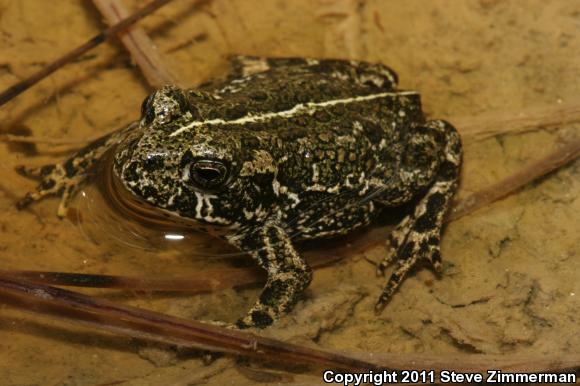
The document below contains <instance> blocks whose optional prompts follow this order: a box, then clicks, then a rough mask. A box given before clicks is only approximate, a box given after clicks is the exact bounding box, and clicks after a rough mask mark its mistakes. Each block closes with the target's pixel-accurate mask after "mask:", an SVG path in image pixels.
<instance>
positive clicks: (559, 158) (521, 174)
mask: <svg viewBox="0 0 580 386" xmlns="http://www.w3.org/2000/svg"><path fill="white" fill-rule="evenodd" d="M578 156H580V139H578V140H576V141H574V142H571V143H569V144H567V145H566V146H564V147H562V148H561V149H558V150H555V151H553V152H552V153H550V154H548V155H547V156H546V157H544V158H541V159H539V160H537V161H535V162H534V163H532V164H530V165H528V166H526V167H524V168H522V169H520V170H518V171H517V172H515V173H514V174H512V175H511V176H509V177H507V178H504V179H503V180H501V181H499V182H497V183H495V184H493V185H491V186H489V187H487V188H485V189H482V190H480V191H478V192H476V193H473V194H472V195H470V196H469V197H467V198H465V199H463V200H461V201H459V202H458V203H456V204H455V205H454V207H453V209H452V210H451V213H450V214H449V216H448V217H447V221H454V220H457V219H458V218H460V217H463V216H465V215H466V214H468V213H471V212H473V211H476V210H477V209H480V208H482V207H484V206H486V205H489V204H491V203H492V202H494V201H497V200H499V199H500V198H503V197H506V196H508V195H509V194H511V193H513V192H515V191H517V190H518V189H521V188H522V187H524V186H525V185H527V184H529V183H530V182H532V181H534V180H536V179H538V178H540V177H543V176H545V175H546V174H548V173H551V172H553V171H554V170H556V169H558V168H560V167H562V166H564V165H566V164H567V163H568V162H570V161H573V160H575V159H576V158H578Z"/></svg>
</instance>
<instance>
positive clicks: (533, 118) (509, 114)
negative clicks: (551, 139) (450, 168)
mask: <svg viewBox="0 0 580 386" xmlns="http://www.w3.org/2000/svg"><path fill="white" fill-rule="evenodd" d="M449 119H450V121H451V122H453V125H454V126H456V127H457V128H458V130H459V133H460V134H461V138H462V139H463V141H464V142H465V143H466V144H468V143H472V142H478V141H482V140H484V139H488V138H491V137H494V136H496V135H505V134H521V133H526V132H530V131H535V130H538V129H542V128H553V127H557V126H562V125H567V124H570V123H573V122H578V121H580V101H579V100H572V101H570V102H566V103H560V104H554V105H540V106H533V107H529V108H527V109H522V110H520V111H517V112H515V111H504V112H499V113H498V112H489V113H483V114H480V115H477V116H475V117H474V116H468V117H455V118H449Z"/></svg>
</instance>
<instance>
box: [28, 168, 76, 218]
mask: <svg viewBox="0 0 580 386" xmlns="http://www.w3.org/2000/svg"><path fill="white" fill-rule="evenodd" d="M66 165H67V164H66V163H65V164H64V165H59V164H56V165H45V166H42V167H39V168H34V167H26V166H17V167H16V172H18V173H19V174H20V175H22V176H25V177H28V178H34V179H38V180H40V183H39V184H38V186H37V187H36V191H34V192H28V193H26V195H25V196H24V198H22V199H21V200H20V201H18V202H17V203H16V208H18V209H19V210H20V209H24V208H26V207H27V206H28V205H30V204H31V203H33V202H34V201H39V200H41V199H42V198H44V197H47V196H53V195H60V197H61V199H60V204H59V206H58V211H57V215H58V217H61V218H62V217H65V216H66V212H67V208H68V204H69V202H70V199H71V198H72V197H73V196H74V194H75V193H76V192H77V191H78V188H79V185H80V183H81V182H82V181H83V179H84V178H85V176H84V174H77V173H75V172H74V171H75V170H73V169H70V168H68V169H67V167H66Z"/></svg>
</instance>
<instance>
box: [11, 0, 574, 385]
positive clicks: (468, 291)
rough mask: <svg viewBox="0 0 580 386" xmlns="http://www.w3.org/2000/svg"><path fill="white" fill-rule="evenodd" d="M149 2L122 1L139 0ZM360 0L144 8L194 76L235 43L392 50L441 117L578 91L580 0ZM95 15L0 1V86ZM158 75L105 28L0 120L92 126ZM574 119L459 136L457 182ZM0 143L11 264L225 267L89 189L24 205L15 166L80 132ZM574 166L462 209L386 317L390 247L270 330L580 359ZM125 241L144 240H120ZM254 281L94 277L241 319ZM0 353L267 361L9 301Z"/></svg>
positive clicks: (537, 143) (351, 53)
mask: <svg viewBox="0 0 580 386" xmlns="http://www.w3.org/2000/svg"><path fill="white" fill-rule="evenodd" d="M137 3H138V2H137V1H131V2H129V1H127V5H128V6H135V5H136V4H137ZM361 4H362V5H360V6H359V5H358V3H357V2H353V1H346V0H345V1H338V0H337V1H327V2H319V3H318V2H317V3H313V2H311V1H307V0H301V1H294V2H292V3H290V4H288V3H286V2H278V1H270V2H265V3H264V4H263V5H262V6H260V7H256V6H255V2H253V1H219V0H216V1H212V2H210V3H209V4H207V5H206V6H204V7H203V8H202V9H198V10H195V9H194V8H193V7H192V6H191V3H190V2H188V1H176V2H175V4H170V5H169V6H167V7H166V8H164V9H162V10H160V11H159V12H158V13H156V14H155V15H153V16H151V17H150V18H148V19H146V20H145V21H144V23H143V25H144V27H145V29H146V30H147V31H148V33H149V34H150V36H151V37H152V38H153V39H154V41H155V43H156V44H157V45H158V47H159V51H160V52H161V53H162V54H163V56H164V58H165V59H166V60H167V62H168V65H169V67H170V69H171V70H172V71H174V72H176V73H178V74H179V75H180V78H181V79H183V80H184V81H183V82H184V83H185V84H191V85H194V84H197V83H200V82H201V81H203V80H205V79H208V78H209V77H211V76H212V75H214V74H220V73H222V72H223V70H224V68H225V67H226V65H225V59H224V58H225V56H226V55H228V54H231V53H244V54H256V55H271V56H292V55H301V56H313V57H317V56H321V57H350V58H357V59H363V60H371V61H380V62H383V63H385V64H387V65H389V66H391V67H392V68H394V69H395V70H396V71H397V72H398V74H399V78H400V80H401V85H402V87H403V88H406V89H417V90H419V91H420V92H421V94H422V96H423V103H424V107H425V110H426V111H427V113H428V114H429V115H430V116H432V117H438V118H439V117H440V118H448V119H450V120H452V117H454V116H468V115H476V114H479V113H482V112H492V111H513V112H514V114H517V112H518V111H519V110H520V109H522V108H524V107H532V106H535V105H546V104H548V105H550V104H557V103H558V102H559V101H564V102H566V101H570V100H574V99H576V100H577V98H578V92H577V90H578V89H579V87H580V60H579V59H580V55H579V54H578V53H579V52H580V35H579V34H578V24H577V18H578V14H580V6H579V5H578V4H577V3H575V2H571V1H553V2H549V3H546V2H543V1H539V0H538V1H528V2H526V3H525V4H524V3H521V2H515V1H513V2H505V1H494V0H481V1H473V2H456V1H453V0H440V1H433V2H428V3H426V2H420V1H410V2H405V3H403V2H396V3H392V2H389V4H388V5H387V4H386V3H385V2H381V1H365V2H362V3H361ZM100 20H101V17H100V16H99V15H98V14H97V12H96V11H94V10H93V9H92V8H91V5H90V4H89V3H87V2H77V1H67V2H64V1H63V2H59V7H54V6H51V5H50V3H49V2H44V1H40V0H24V1H18V2H15V1H10V0H0V30H1V32H2V34H0V36H1V39H0V86H1V87H2V88H4V87H7V86H9V85H11V84H13V83H14V82H15V81H17V80H19V79H22V78H23V77H25V76H26V75H29V74H30V73H32V72H34V71H36V70H38V69H39V68H40V67H41V66H43V65H45V64H46V63H48V62H49V61H50V60H51V59H53V58H55V57H57V56H59V55H60V54H61V53H63V52H65V51H67V50H68V49H70V48H72V47H73V46H75V45H77V44H80V43H81V42H84V41H85V40H86V39H88V38H89V37H91V36H93V35H94V34H96V33H97V32H98V30H99V29H101V28H102V27H103V25H102V24H101V23H100ZM71 31H74V33H71ZM148 91H149V90H148V88H147V86H146V84H145V82H144V81H143V80H142V78H141V76H140V74H139V71H138V70H137V69H136V68H134V67H133V66H132V65H131V60H130V59H129V58H128V56H127V55H126V54H125V52H124V51H123V49H122V48H121V46H120V45H118V44H116V43H109V44H105V45H103V46H101V47H99V48H97V49H96V50H94V51H92V52H90V53H88V54H86V55H84V56H83V57H82V58H81V59H80V60H78V61H76V62H75V63H73V64H71V65H69V66H67V67H66V68H64V69H62V70H61V71H59V72H58V73H56V74H55V75H53V76H52V77H50V78H49V79H46V80H44V81H43V82H41V83H40V84H38V85H37V86H35V87H34V88H33V89H31V90H29V91H28V92H26V93H25V94H23V95H21V96H20V97H18V98H16V99H15V100H14V101H12V102H10V103H9V104H8V105H5V106H3V107H2V108H0V122H2V123H1V126H0V129H1V131H2V132H3V133H6V132H8V133H11V132H13V133H16V132H24V133H26V132H29V133H31V134H32V135H34V136H38V137H50V138H74V139H84V138H94V137H96V136H98V135H100V134H103V133H106V132H109V131H112V130H115V129H118V128H120V127H122V126H124V125H126V124H127V123H129V122H130V121H132V120H135V119H137V118H138V114H139V107H140V104H141V101H142V100H143V98H144V97H145V96H146V94H147V93H148ZM579 127H580V126H578V125H571V126H570V127H567V128H565V129H566V130H565V131H558V130H550V131H547V130H542V131H535V132H531V133H527V134H522V135H511V136H500V137H496V138H493V139H489V140H486V141H480V142H469V143H465V165H464V169H463V175H462V185H461V189H460V193H459V195H460V197H465V196H467V195H468V194H469V193H472V192H474V191H477V190H479V189H481V188H483V187H486V186H488V185H489V184H491V183H494V182H496V181H498V180H499V179H501V178H503V177H505V176H508V175H510V174H511V173H513V172H514V171H516V170H518V169H519V168H521V167H522V166H524V165H527V164H528V163H529V162H532V161H534V160H536V159H538V158H540V157H541V156H542V155H545V154H548V153H549V152H551V151H553V150H554V149H556V148H557V146H558V143H559V138H560V137H561V136H574V135H576V136H577V135H578V129H579ZM459 130H461V128H459ZM0 147H1V148H2V152H1V154H2V155H1V156H0V157H1V162H0V164H1V166H0V173H2V179H1V180H0V188H1V192H2V194H1V195H0V206H1V207H2V208H3V210H2V213H3V216H2V218H0V229H1V230H2V232H1V233H0V259H1V260H2V267H3V268H4V269H33V270H49V271H66V272H84V273H103V274H123V275H142V276H148V277H151V276H157V277H165V276H167V277H169V276H172V275H175V274H179V275H180V276H183V275H186V274H187V273H188V272H196V271H198V270H202V269H209V268H212V267H219V266H230V265H231V264H232V262H231V260H225V261H224V260H221V259H220V260H215V259H201V258H192V255H193V254H192V253H191V252H190V249H193V247H189V246H188V245H186V244H181V246H179V247H167V245H165V244H164V241H163V240H164V236H163V235H164V234H162V233H157V234H156V236H151V235H148V236H147V239H148V240H146V241H147V242H143V243H141V242H137V241H135V240H133V239H131V238H130V237H126V236H124V235H126V234H128V233H123V232H126V230H122V231H119V230H118V229H116V228H115V227H116V226H118V224H119V222H117V221H113V220H112V217H111V216H109V215H108V214H107V213H108V212H105V211H103V210H101V209H99V208H101V207H100V206H98V205H100V204H98V203H94V204H93V201H90V200H88V201H87V200H85V201H82V200H80V201H77V203H75V209H76V210H77V212H78V213H80V215H81V217H82V219H83V220H82V223H83V226H80V227H79V225H78V224H77V223H73V222H71V221H70V220H63V221H61V220H58V219H57V218H56V216H55V214H56V207H57V201H56V200H55V199H51V200H45V201H43V202H41V203H38V204H36V205H34V206H32V207H31V209H30V210H25V211H22V212H18V211H16V209H15V208H14V203H15V201H16V200H17V199H18V198H19V197H21V196H22V195H23V194H24V193H25V192H26V191H28V190H29V189H32V188H33V186H34V183H33V182H32V181H28V180H26V179H24V178H22V177H20V176H18V175H17V174H16V173H15V172H14V171H13V167H14V166H16V165H19V164H28V165H41V164H45V163H49V162H55V161H57V160H61V159H63V157H65V155H66V154H67V153H68V152H69V151H71V150H72V146H67V147H63V146H59V147H54V146H49V145H44V144H39V145H35V146H26V147H23V146H16V145H6V144H0ZM579 176H580V164H579V163H578V161H576V162H573V163H572V164H570V165H569V166H567V167H565V168H562V169H561V170H559V171H557V172H556V173H552V174H550V175H549V176H547V177H546V178H543V179H542V180H540V181H538V182H536V183H534V184H531V185H530V186H528V187H526V188H525V189H523V190H521V191H520V192H518V193H517V194H514V195H512V196H510V197H508V198H506V199H504V200H501V201H499V202H497V203H494V204H492V205H490V206H489V207H487V208H484V209H482V210H480V211H478V212H475V213H473V214H471V215H469V216H467V217H464V218H462V219H460V220H458V221H456V222H453V223H451V224H449V226H448V227H447V229H446V232H445V236H444V238H443V244H442V252H443V259H444V261H445V271H444V274H443V276H442V278H441V279H440V280H439V279H437V277H436V276H435V275H434V274H433V273H431V272H430V271H429V270H418V271H417V272H415V274H414V275H413V276H412V277H410V278H409V279H407V280H406V282H405V283H404V284H403V286H402V288H401V290H400V292H399V293H398V294H397V295H396V296H395V297H394V299H393V301H392V302H391V303H390V304H389V305H388V307H387V309H386V310H385V311H384V312H383V314H381V315H380V316H378V317H376V316H375V315H374V313H373V306H374V303H375V301H376V298H377V296H378V294H379V292H380V289H381V287H382V286H383V281H384V279H382V278H375V275H374V266H373V265H372V264H371V263H370V262H369V261H378V260H380V258H381V256H383V255H384V254H385V253H386V249H385V247H384V246H382V245H379V246H376V247H374V248H372V249H371V250H369V251H367V252H366V253H365V254H364V255H363V254H360V255H355V254H353V255H351V256H349V258H348V259H345V260H344V261H342V262H340V263H336V264H334V265H331V266H330V267H326V268H323V269H320V270H317V272H316V274H315V279H314V282H313V284H312V286H311V287H310V289H309V290H308V291H307V294H306V299H305V301H304V302H302V303H301V304H299V305H298V306H297V307H296V310H295V311H294V312H293V313H292V314H291V315H290V316H289V317H287V318H285V319H284V320H282V321H280V323H279V324H278V325H277V326H275V327H273V328H272V329H270V331H268V332H267V333H268V334H269V335H271V336H276V337H280V338H282V339H285V340H289V341H293V342H309V343H311V344H316V345H319V346H320V347H324V348H337V349H344V350H349V351H363V352H394V353H402V352H407V353H417V354H440V355H441V356H445V354H456V353H461V354H465V355H469V354H473V353H484V354H504V355H510V356H513V355H528V356H537V355H542V356H546V357H552V356H561V355H568V356H578V355H579V354H580V349H579V348H578V347H580V334H578V332H579V328H578V320H577V315H578V311H579V310H580V300H579V297H580V288H579V285H580V284H578V283H580V280H579V279H580V264H578V257H579V256H580V238H579V237H578V234H579V231H580V222H579V220H578V218H579V216H578V213H579V212H580V199H579V198H578V197H579V193H580V178H579ZM87 189H89V188H87ZM87 192H89V190H87ZM90 224H92V225H90ZM90 226H92V228H90ZM140 232H141V231H139V232H137V236H138V235H139V234H142V233H140ZM119 235H121V237H119ZM137 236H136V237H137ZM155 237H157V238H155ZM129 241H131V244H135V245H133V246H130V247H129V246H127V243H128V242H129ZM132 241H135V242H134V243H133V242H132ZM141 241H143V240H141ZM194 245H195V248H196V250H198V248H209V249H212V248H215V247H216V243H215V241H214V240H213V239H210V238H207V237H205V236H203V237H200V238H196V241H195V244H194ZM143 246H146V247H143ZM217 247H218V248H221V247H220V246H217ZM258 291H259V288H257V287H256V288H250V289H245V290H243V291H234V290H231V289H230V290H224V291H219V292H215V293H212V294H206V295H196V296H183V295H180V296H177V295H175V294H165V295H146V294H143V293H118V292H114V293H111V292H110V291H105V290H92V291H86V292H87V293H90V294H99V295H102V296H105V297H106V298H108V299H112V300H115V301H118V302H120V303H123V304H130V305H136V306H139V307H144V308H148V309H153V310H157V311H160V312H165V313H169V314H172V315H177V316H182V317H186V318H191V319H211V320H225V321H233V320H235V319H237V318H238V317H239V316H240V315H242V314H243V312H244V310H245V309H247V307H248V306H249V305H250V304H251V302H252V301H253V299H254V297H255V296H256V295H257V293H258ZM313 342H314V343H313ZM0 357H1V360H0V379H1V381H0V384H2V385H34V384H43V385H47V384H51V385H53V384H54V385H61V384H62V385H96V384H107V383H111V382H122V383H120V384H135V385H137V384H138V385H148V384H151V385H157V384H176V385H179V384H194V383H195V382H201V381H202V380H206V381H207V383H208V384H222V383H224V382H232V383H236V384H246V383H247V384H253V383H254V381H255V380H256V379H258V380H262V381H263V380H270V381H272V378H269V377H268V375H264V374H263V373H262V372H261V370H255V369H254V370H249V369H248V368H247V366H245V365H241V364H236V363H234V362H233V361H231V360H230V359H228V358H227V357H225V358H220V359H218V360H216V361H214V362H213V363H212V364H210V365H206V364H204V361H203V358H202V357H201V356H200V355H199V353H196V352H178V351H175V350H173V349H168V348H164V347H161V346H159V345H155V344H145V343H143V342H137V341H134V340H131V339H127V338H123V337H117V336H112V335H108V334H105V333H101V332H97V331H94V330H91V329H89V328H82V327H77V326H73V325H71V324H67V323H62V322H57V321H53V320H49V319H47V318H44V317H40V316H36V315H31V314H28V313H24V312H21V311H18V310H14V309H12V308H9V307H3V308H2V319H1V320H0ZM270 376H271V375H270ZM294 377H295V380H300V379H301V378H300V375H294ZM276 379H277V378H274V380H276ZM312 380H313V379H312V378H310V379H309V382H312Z"/></svg>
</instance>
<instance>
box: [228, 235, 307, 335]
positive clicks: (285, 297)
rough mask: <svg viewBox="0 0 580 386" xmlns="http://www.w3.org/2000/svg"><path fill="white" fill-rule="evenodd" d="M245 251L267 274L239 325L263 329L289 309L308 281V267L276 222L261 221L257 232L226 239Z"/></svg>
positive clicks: (240, 326)
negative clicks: (252, 303) (258, 295)
mask: <svg viewBox="0 0 580 386" xmlns="http://www.w3.org/2000/svg"><path fill="white" fill-rule="evenodd" d="M229 241H230V242H231V243H232V244H234V245H236V246H238V247H239V248H240V249H242V250H245V251H247V252H248V253H250V254H251V255H252V257H253V258H254V259H255V260H256V261H257V262H258V264H259V265H260V266H261V267H262V268H264V269H265V270H266V272H267V274H268V278H267V280H266V285H265V286H264V289H263V290H262V293H261V294H260V297H259V298H258V300H257V301H256V303H255V304H254V305H253V306H252V308H251V309H250V310H249V311H248V314H247V316H246V317H244V318H242V319H240V320H238V322H237V323H236V325H237V327H239V328H248V327H258V328H264V327H267V326H269V325H271V324H272V323H273V322H274V321H275V320H276V319H278V318H279V317H280V316H282V315H283V314H285V313H287V312H288V311H290V310H291V309H292V307H293V306H294V304H295V303H296V301H297V300H298V298H299V296H300V294H301V293H302V292H303V291H304V289H306V287H308V285H309V284H310V281H311V280H312V270H311V268H310V267H309V266H308V265H307V264H306V262H305V261H304V259H303V258H302V256H300V255H299V254H298V252H297V251H296V250H295V249H294V246H293V245H292V242H291V240H290V237H289V236H288V234H286V231H284V229H282V227H280V226H279V225H277V224H265V225H264V226H263V227H262V228H261V229H260V230H259V231H258V232H255V233H254V234H251V235H249V236H244V237H243V238H241V239H237V240H235V239H231V240H229Z"/></svg>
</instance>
